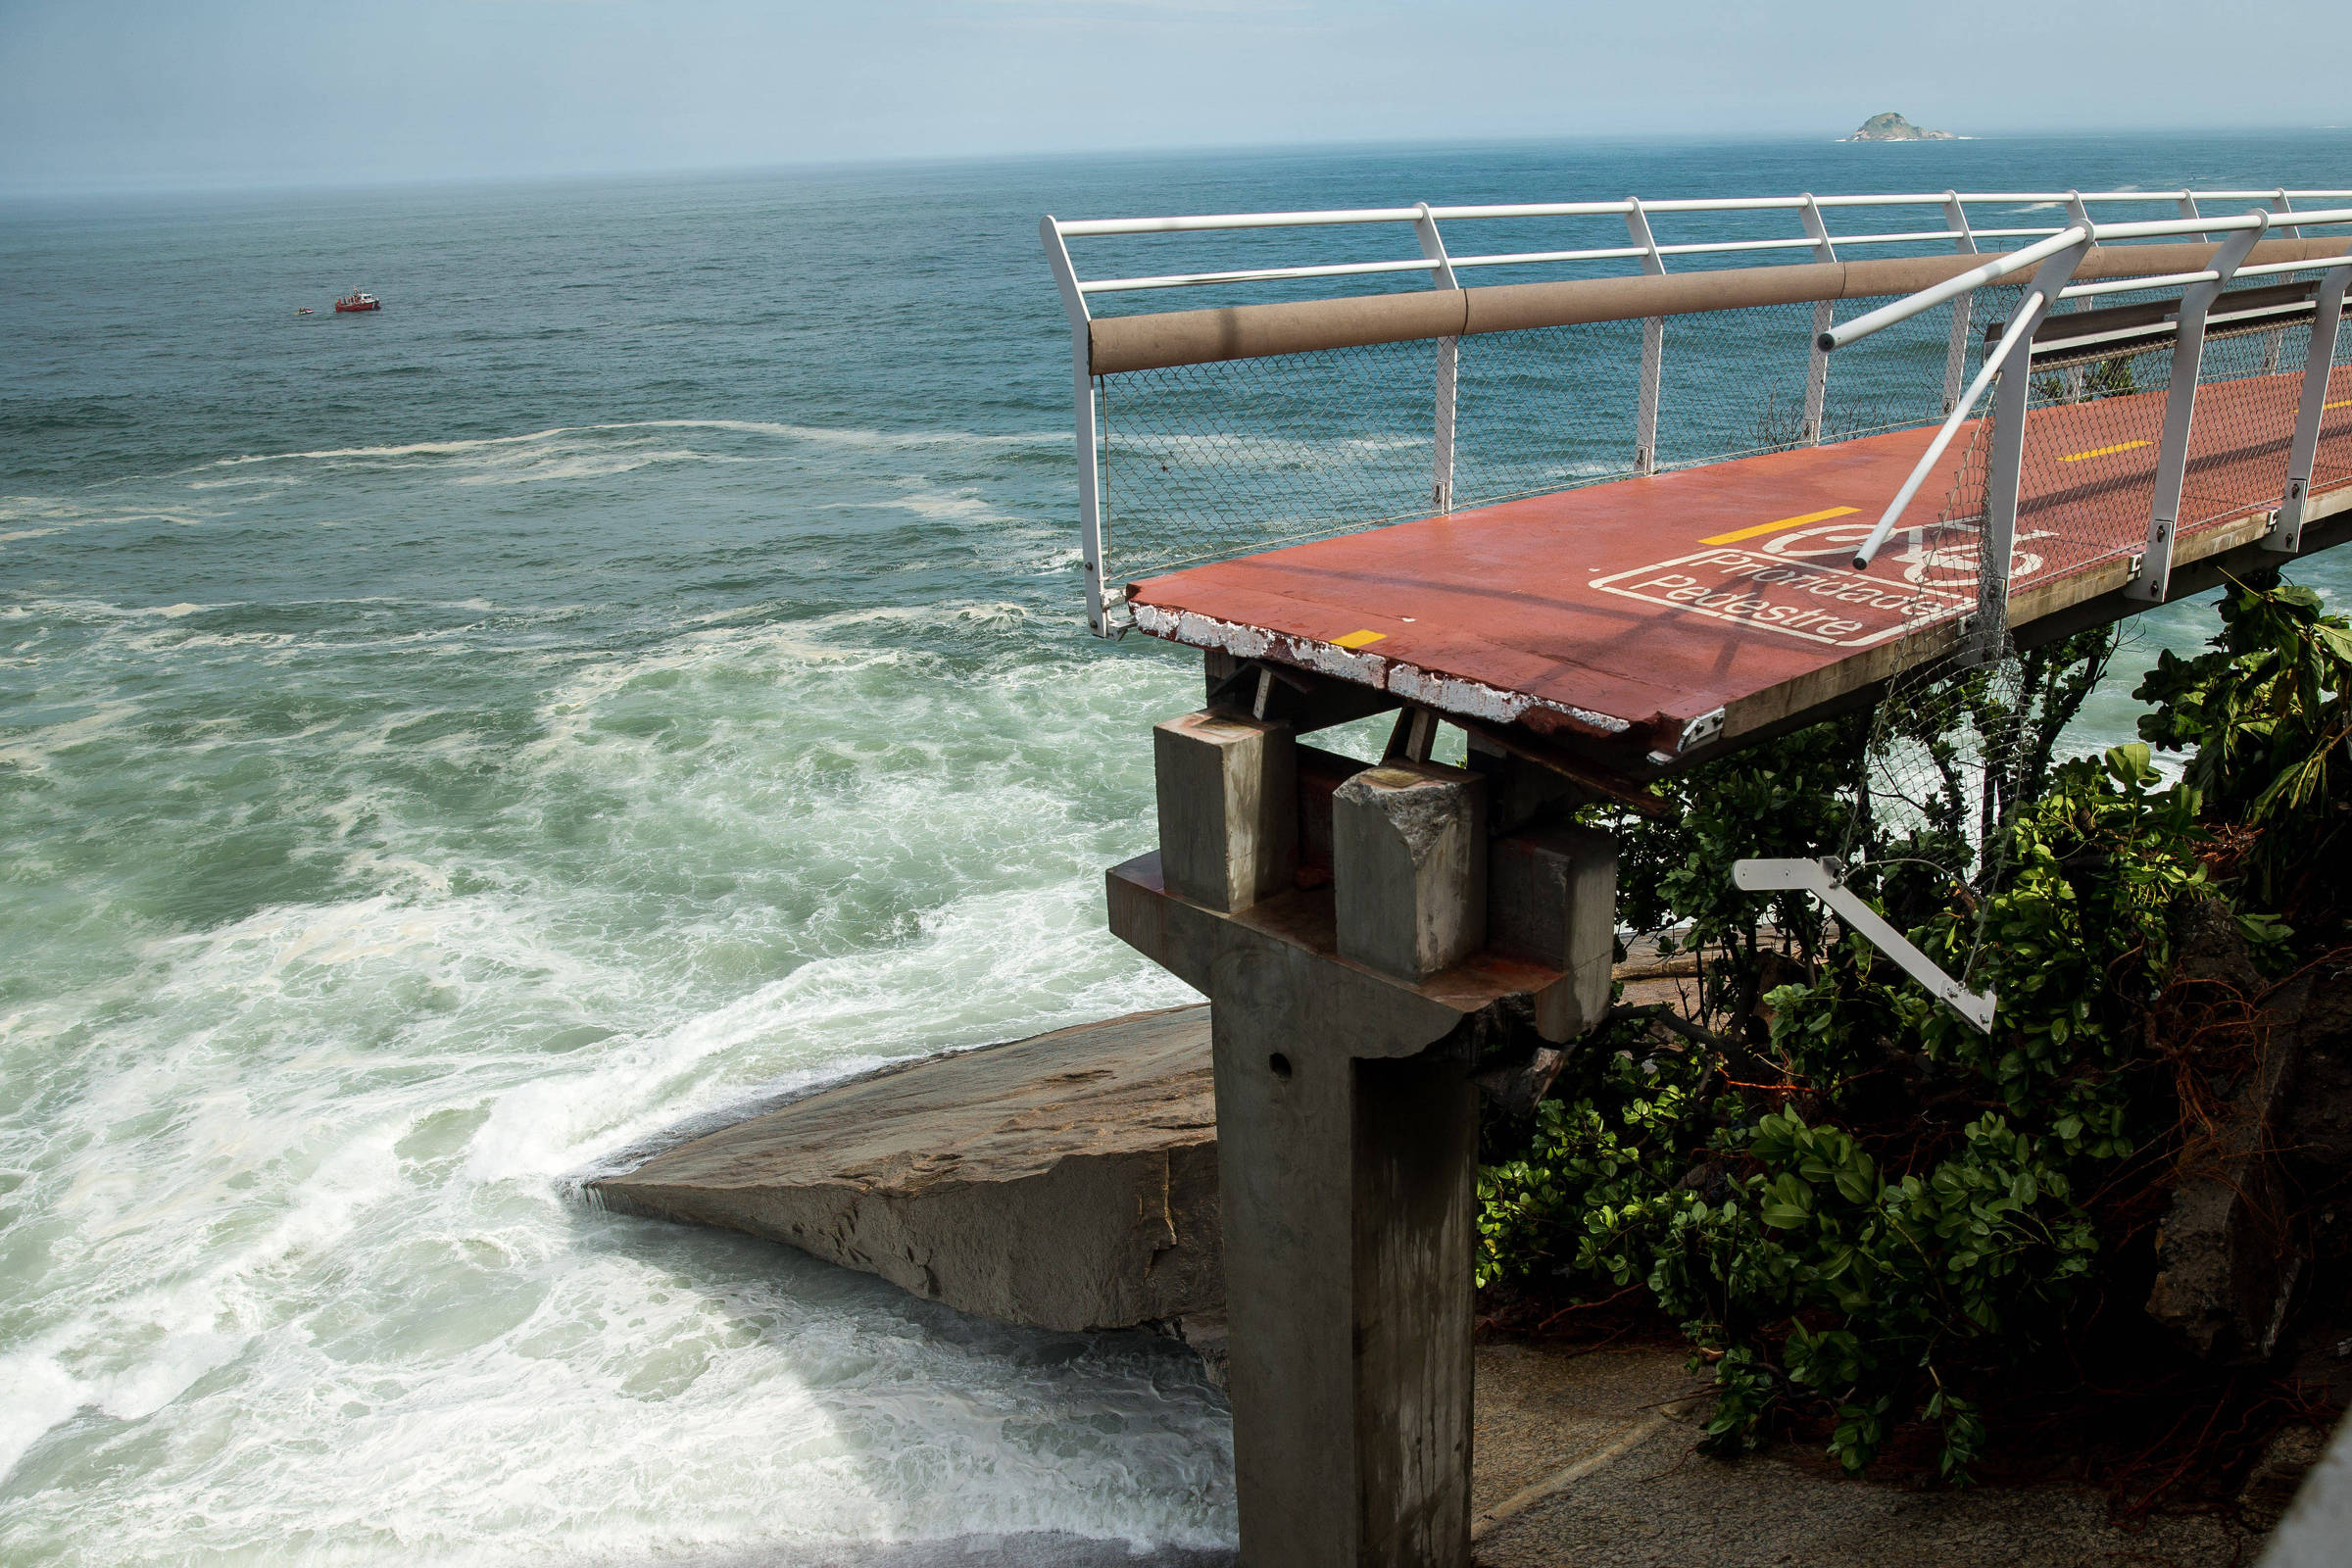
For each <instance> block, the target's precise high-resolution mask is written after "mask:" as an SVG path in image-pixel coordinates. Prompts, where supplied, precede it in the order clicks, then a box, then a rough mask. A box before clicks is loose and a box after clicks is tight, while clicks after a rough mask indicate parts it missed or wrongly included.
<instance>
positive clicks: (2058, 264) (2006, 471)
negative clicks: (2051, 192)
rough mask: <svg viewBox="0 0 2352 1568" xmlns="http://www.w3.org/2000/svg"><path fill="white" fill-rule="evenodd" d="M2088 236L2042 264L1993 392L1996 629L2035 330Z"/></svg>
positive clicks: (1987, 621)
mask: <svg viewBox="0 0 2352 1568" xmlns="http://www.w3.org/2000/svg"><path fill="white" fill-rule="evenodd" d="M2090 245H2091V242H2090V241H2089V240H2087V239H2085V240H2082V242H2080V243H2078V244H2074V245H2070V246H2068V247H2067V248H2066V249H2065V250H2062V251H2060V252H2059V253H2058V254H2057V255H2055V256H2053V257H2051V258H2050V259H2049V260H2048V261H2046V262H2044V263H2042V264H2041V267H2040V269H2039V270H2037V271H2036V272H2035V273H2034V282H2033V286H2032V287H2030V288H2029V289H2028V290H2027V291H2026V296H2025V297H2026V298H2027V299H2029V300H2031V299H2033V298H2034V297H2035V296H2036V295H2038V296H2040V303H2039V304H2037V305H2035V306H2034V311H2033V316H2032V319H2030V320H2029V321H2028V322H2027V323H2026V328H2025V334H2026V335H2025V341H2024V342H2022V343H2020V344H2019V345H2018V348H2017V352H2016V353H2015V354H2013V355H2012V356H2011V357H2010V360H2009V363H2008V364H2007V365H2004V366H2003V367H2001V379H2000V384H1999V385H1998V386H1997V387H1996V388H1995V389H1994V391H1993V394H1992V451H1991V453H1990V454H1989V457H1988V461H1987V463H1986V465H1985V535H1984V548H1983V551H1982V556H1983V559H1982V561H1981V562H1980V564H1978V567H1977V619H1978V623H1979V625H1980V626H1981V627H1982V628H1983V629H1984V630H1985V632H1986V633H1992V632H1995V631H1997V630H1998V629H1999V628H2001V627H2004V626H2006V625H2007V624H2008V622H2009V569H2010V566H2011V564H2013V563H2014V562H2015V560H2016V557H2017V509H2018V501H2019V498H2020V495H2021V493H2022V490H2023V485H2024V479H2025V466H2026V405H2027V404H2028V403H2029V402H2030V401H2031V400H2032V398H2033V394H2034V332H2035V331H2036V330H2038V329H2039V328H2040V326H2041V323H2042V322H2043V321H2044V320H2046V319H2048V318H2049V314H2050V311H2051V310H2052V308H2054V307H2055V306H2056V305H2057V303H2058V293H2059V291H2060V290H2061V289H2063V288H2065V287H2066V284H2067V279H2069V278H2071V277H2073V276H2074V275H2075V269H2076V268H2078V267H2080V266H2082V258H2083V257H2084V256H2085V255H2087V254H2088V253H2089V251H2090Z"/></svg>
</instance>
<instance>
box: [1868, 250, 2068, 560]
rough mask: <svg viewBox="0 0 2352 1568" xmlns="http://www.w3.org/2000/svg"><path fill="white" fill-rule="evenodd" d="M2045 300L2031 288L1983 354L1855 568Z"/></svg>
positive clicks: (1880, 540)
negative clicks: (1994, 343)
mask: <svg viewBox="0 0 2352 1568" xmlns="http://www.w3.org/2000/svg"><path fill="white" fill-rule="evenodd" d="M2044 303H2045V302H2044V301H2043V299H2042V297H2041V296H2040V295H2039V294H2035V293H2033V292H2032V291H2028V293H2027V295H2026V297H2025V299H2024V300H2023V301H2022V302H2020V304H2019V306H2018V310H2017V319H2015V320H2013V321H2011V322H2010V323H2009V327H2008V330H2007V331H2005V332H2003V333H2002V334H2001V341H2000V343H1999V345H1998V346H1997V347H1995V348H1994V349H1993V351H1992V352H1991V353H1990V354H1987V355H1986V356H1985V368H1983V369H1981V370H1979V371H1978V372H1977V376H1976V379H1975V380H1973V381H1971V382H1970V383H1969V384H1968V391H1967V393H1966V394H1965V395H1964V396H1962V397H1959V398H1957V399H1956V400H1954V402H1953V404H1952V408H1951V412H1950V413H1949V414H1947V415H1945V416H1944V420H1943V426H1942V428H1940V429H1938V430H1937V431H1936V439H1935V440H1933V441H1931V442H1929V443H1928V450H1927V453H1926V455H1925V456H1923V457H1922V458H1921V459H1920V460H1919V462H1918V464H1917V465H1915V466H1913V467H1912V469H1911V476H1910V477H1909V478H1907V479H1905V480H1904V481H1903V487H1902V488H1901V489H1900V490H1897V491H1896V492H1895V493H1894V500H1893V502H1892V503H1891V504H1889V505H1888V506H1887V511H1886V514H1885V515H1883V516H1881V517H1880V518H1879V524H1878V526H1877V527H1875V528H1873V529H1871V530H1870V537H1869V538H1868V539H1865V540H1864V541H1863V542H1862V548H1861V549H1859V550H1857V551H1855V552H1854V569H1855V570H1856V571H1862V570H1865V569H1867V568H1868V567H1869V565H1870V563H1871V561H1872V559H1873V558H1874V557H1876V556H1877V555H1878V553H1879V551H1880V549H1881V547H1883V546H1884V545H1885V544H1886V543H1887V536H1888V535H1889V534H1891V533H1893V532H1894V525H1895V524H1896V523H1897V522H1898V521H1900V520H1901V519H1902V515H1903V511H1904V509H1905V508H1907V507H1909V506H1910V505H1911V501H1912V498H1913V497H1915V496H1917V495H1918V494H1919V487H1920V486H1921V485H1922V484H1925V483H1926V482H1927V478H1928V475H1929V474H1930V473H1932V472H1934V471H1935V468H1936V460H1937V459H1939V458H1941V457H1942V456H1943V451H1944V448H1946V447H1948V446H1950V445H1951V444H1952V437H1953V436H1954V435H1956V434H1958V433H1959V430H1960V426H1961V425H1963V424H1965V423H1967V422H1968V417H1969V415H1970V414H1972V413H1973V412H1975V410H1976V407H1977V402H1978V400H1979V399H1980V398H1982V397H1984V396H1985V388H1986V387H1988V386H1990V385H1991V384H1992V378H1993V377H1994V376H1996V375H1998V374H2000V373H2001V367H2002V366H2004V365H2006V364H2008V363H2009V356H2010V355H2012V354H2014V353H2016V352H2017V348H2018V345H2019V344H2021V343H2023V342H2025V341H2026V340H2027V338H2028V337H2029V336H2031V334H2032V330H2033V326H2032V323H2033V322H2034V321H2037V320H2039V319H2041V307H2042V305H2043V304H2044Z"/></svg>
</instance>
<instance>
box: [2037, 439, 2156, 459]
mask: <svg viewBox="0 0 2352 1568" xmlns="http://www.w3.org/2000/svg"><path fill="white" fill-rule="evenodd" d="M2146 445H2147V443H2146V442H2145V441H2118V442H2117V443H2116V444H2115V445H2113V446H2111V447H2092V448H2091V449H2090V450H2089V451H2088V452H2070V453H2068V454H2067V455H2066V456H2065V457H2063V458H2060V459H2059V460H2058V461H2059V462H2060V463H2081V462H2082V460H2083V459H2084V458H2104V457H2107V456H2109V455H2110V454H2113V453H2117V452H2129V451H2131V449H2132V448H2133V447H2144V446H2146Z"/></svg>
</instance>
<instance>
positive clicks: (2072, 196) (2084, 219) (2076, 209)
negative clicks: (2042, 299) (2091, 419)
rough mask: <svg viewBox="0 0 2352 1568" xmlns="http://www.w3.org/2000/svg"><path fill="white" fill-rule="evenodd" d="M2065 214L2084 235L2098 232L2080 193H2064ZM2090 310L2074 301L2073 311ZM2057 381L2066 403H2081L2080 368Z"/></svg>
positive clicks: (2082, 380) (2083, 381)
mask: <svg viewBox="0 0 2352 1568" xmlns="http://www.w3.org/2000/svg"><path fill="white" fill-rule="evenodd" d="M2066 213H2067V218H2068V220H2069V221H2072V222H2076V223H2080V224H2081V225H2082V229H2083V231H2084V232H2085V233H2096V232H2098V230H2097V228H2096V227H2095V226H2094V225H2093V224H2092V222H2091V221H2090V209H2089V208H2087V207H2085V206H2083V205H2082V192H2081V191H2077V190H2070V191H2068V192H2067V193H2066ZM2092 243H2094V244H2095V243H2097V242H2096V241H2093V242H2092ZM2057 298H2058V296H2057V295H2055V294H2053V295H2051V296H2050V300H2051V305H2050V309H2051V310H2053V311H2054V310H2056V309H2057V308H2058V306H2057V303H2056V301H2057ZM2091 308H2092V301H2091V300H2090V298H2089V297H2088V296H2085V297H2083V298H2082V299H2078V300H2077V301H2075V309H2076V310H2078V311H2087V310H2090V309H2091ZM2029 346H2030V345H2029ZM2058 380H2059V384H2060V385H2062V386H2064V387H2065V388H2066V401H2067V402H2069V403H2080V402H2082V393H2083V389H2084V388H2085V386H2086V385H2087V384H2088V382H2087V380H2086V378H2085V377H2084V375H2083V373H2082V366H2080V365H2070V366H2068V367H2067V368H2065V369H2063V370H2061V371H2059V372H2058Z"/></svg>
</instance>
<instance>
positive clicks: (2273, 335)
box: [2262, 185, 2303, 375]
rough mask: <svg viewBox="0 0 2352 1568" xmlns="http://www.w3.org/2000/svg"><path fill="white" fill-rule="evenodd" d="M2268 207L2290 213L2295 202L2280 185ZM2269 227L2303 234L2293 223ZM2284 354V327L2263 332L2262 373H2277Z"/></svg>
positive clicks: (2299, 236) (2275, 211) (2293, 233)
mask: <svg viewBox="0 0 2352 1568" xmlns="http://www.w3.org/2000/svg"><path fill="white" fill-rule="evenodd" d="M2270 208H2271V211H2272V212H2274V213H2291V212H2293V211H2294V210H2295V204H2294V203H2293V202H2292V201H2289V200H2288V199H2287V195H2286V187H2285V186H2283V185H2281V186H2280V187H2279V188H2278V192H2277V193H2276V194H2275V195H2273V196H2272V197H2271V201H2270ZM2271 227H2272V228H2274V229H2277V230H2278V232H2280V233H2282V234H2289V235H2292V236H2294V237H2295V238H2297V239H2300V238H2302V236H2303V230H2302V229H2301V228H2300V227H2298V226H2297V225H2295V224H2293V223H2273V224H2272V225H2271ZM2285 356H2286V328H2285V327H2283V326H2281V327H2279V328H2278V329H2277V330H2275V331H2271V332H2265V333H2264V334H2263V341H2262V373H2263V374H2265V375H2276V374H2278V362H2279V361H2280V360H2281V359H2283V358H2285Z"/></svg>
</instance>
